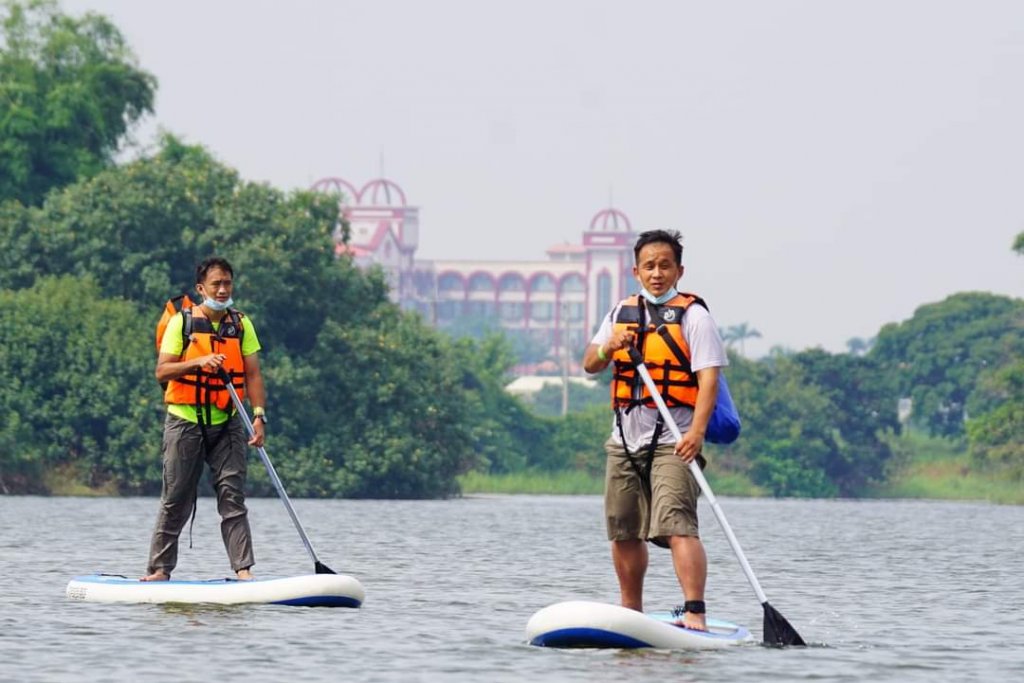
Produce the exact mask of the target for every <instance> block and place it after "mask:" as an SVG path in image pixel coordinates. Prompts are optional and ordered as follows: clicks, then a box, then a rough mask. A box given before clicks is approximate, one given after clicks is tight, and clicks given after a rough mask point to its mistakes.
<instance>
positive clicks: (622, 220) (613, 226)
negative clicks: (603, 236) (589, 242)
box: [590, 208, 633, 232]
mask: <svg viewBox="0 0 1024 683" xmlns="http://www.w3.org/2000/svg"><path fill="white" fill-rule="evenodd" d="M590 229H591V230H592V231H594V232H633V226H632V224H631V223H630V222H629V217H628V216H626V214H624V213H622V212H621V211H619V210H618V209H612V208H607V209H603V210H601V211H598V212H597V213H596V214H595V215H594V217H593V218H592V219H591V220H590Z"/></svg>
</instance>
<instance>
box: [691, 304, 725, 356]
mask: <svg viewBox="0 0 1024 683" xmlns="http://www.w3.org/2000/svg"><path fill="white" fill-rule="evenodd" d="M683 338H684V339H686V343H687V344H688V345H689V347H690V368H691V369H692V370H693V372H695V373H696V372H697V371H698V370H704V369H705V368H724V367H725V366H726V365H728V364H729V356H728V355H726V353H725V344H723V343H722V336H721V335H720V334H719V333H718V326H717V325H715V320H714V318H712V317H711V314H710V313H708V311H707V309H706V308H704V307H703V306H701V305H700V304H694V305H692V306H690V307H689V308H687V309H686V313H685V314H684V315H683Z"/></svg>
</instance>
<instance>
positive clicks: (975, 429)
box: [967, 361, 1024, 480]
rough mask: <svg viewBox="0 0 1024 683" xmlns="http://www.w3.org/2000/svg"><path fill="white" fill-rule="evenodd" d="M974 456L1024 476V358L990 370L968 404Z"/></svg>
mask: <svg viewBox="0 0 1024 683" xmlns="http://www.w3.org/2000/svg"><path fill="white" fill-rule="evenodd" d="M968 409H969V411H970V414H972V415H973V414H977V415H978V416H977V417H974V418H971V419H969V420H968V421H967V438H968V444H969V448H970V453H971V456H972V458H973V459H974V461H975V462H976V463H978V464H979V465H980V466H982V467H983V468H986V469H993V470H1002V471H1004V472H1006V473H1008V474H1009V475H1010V476H1011V477H1013V478H1015V479H1017V480H1020V479H1024V361H1020V362H1017V363H1013V364H1011V365H1008V366H1006V367H1003V368H1001V369H999V370H998V371H996V372H994V373H990V374H989V375H988V376H987V377H985V378H984V379H983V380H982V381H981V383H980V386H979V387H978V391H977V392H975V395H974V396H972V399H971V401H970V403H969V404H968Z"/></svg>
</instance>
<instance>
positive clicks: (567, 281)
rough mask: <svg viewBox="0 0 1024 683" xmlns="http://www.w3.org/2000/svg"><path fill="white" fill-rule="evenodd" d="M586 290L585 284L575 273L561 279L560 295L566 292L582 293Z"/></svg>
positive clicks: (580, 276) (581, 277)
mask: <svg viewBox="0 0 1024 683" xmlns="http://www.w3.org/2000/svg"><path fill="white" fill-rule="evenodd" d="M585 289H586V284H585V283H584V282H583V276H582V275H579V274H577V273H571V274H569V275H566V276H565V277H563V278H562V289H561V291H562V293H563V294H566V293H568V292H582V291H584V290H585Z"/></svg>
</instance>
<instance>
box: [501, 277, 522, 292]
mask: <svg viewBox="0 0 1024 683" xmlns="http://www.w3.org/2000/svg"><path fill="white" fill-rule="evenodd" d="M525 290H526V282H524V281H523V276H522V275H518V274H517V273H506V274H505V275H502V276H501V279H500V280H498V291H499V292H523V291H525Z"/></svg>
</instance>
